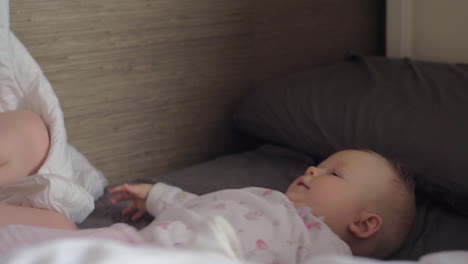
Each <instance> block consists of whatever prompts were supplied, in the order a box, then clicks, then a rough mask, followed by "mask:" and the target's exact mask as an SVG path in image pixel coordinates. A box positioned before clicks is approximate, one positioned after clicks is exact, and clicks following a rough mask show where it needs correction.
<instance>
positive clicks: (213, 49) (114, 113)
mask: <svg viewBox="0 0 468 264" xmlns="http://www.w3.org/2000/svg"><path fill="white" fill-rule="evenodd" d="M350 2H351V1H347V0H322V1H310V0H298V1H293V2H287V3H286V2H285V1H284V0H268V1H267V0H255V1H249V0H235V1H234V0H198V1H193V0H134V1H128V0H100V1H94V0H82V1H59V0H43V1H37V0H14V1H13V0H11V1H10V9H11V13H10V16H11V28H12V31H14V32H15V34H16V35H17V36H18V38H19V39H20V40H21V41H22V42H23V43H24V44H25V46H26V47H27V48H28V49H29V51H30V52H31V54H32V55H33V57H34V58H35V59H36V60H37V61H38V63H39V64H40V65H41V67H42V69H43V71H44V72H45V74H46V76H47V77H48V79H49V80H50V82H51V83H52V86H53V87H54V90H55V91H56V93H57V96H58V97H59V100H60V102H61V104H62V108H63V110H64V114H65V123H66V126H67V130H68V135H69V142H70V143H71V144H72V145H74V146H75V147H77V149H78V150H80V151H81V152H83V153H84V154H85V155H86V156H87V157H88V158H89V159H90V161H91V162H92V163H93V164H94V165H95V166H96V167H98V168H99V169H100V170H102V171H103V172H104V174H105V175H106V177H107V178H108V179H109V180H110V182H111V184H114V183H119V182H124V181H128V180H130V179H135V178H139V177H145V176H150V175H154V174H157V173H163V172H167V171H170V170H174V169H177V168H181V167H184V166H188V165H191V164H194V163H197V162H201V161H204V160H207V159H209V158H213V157H215V156H217V155H220V154H224V153H230V152H234V151H238V150H240V149H242V148H243V147H242V142H243V141H242V139H241V138H240V137H239V136H238V135H236V134H235V132H234V130H233V129H232V124H231V122H230V116H231V113H232V111H233V109H234V107H235V105H236V104H237V103H238V102H239V100H240V99H241V97H242V96H243V95H244V94H245V93H246V92H247V91H248V90H249V89H250V88H251V87H252V85H253V84H255V83H259V82H262V81H263V80H266V79H270V78H272V77H274V76H278V75H281V74H287V73H290V72H294V71H299V70H303V69H306V68H308V67H314V66H317V65H320V64H324V63H331V62H335V61H339V60H342V59H343V58H344V57H345V56H347V55H348V54H350V53H352V52H357V53H363V54H368V55H383V53H384V31H383V28H384V12H385V9H384V7H385V3H384V1H383V0H379V1H376V0H356V1H352V3H350Z"/></svg>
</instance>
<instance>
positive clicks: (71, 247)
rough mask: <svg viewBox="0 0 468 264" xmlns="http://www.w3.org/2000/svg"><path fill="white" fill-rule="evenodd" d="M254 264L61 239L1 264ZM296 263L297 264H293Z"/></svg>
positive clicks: (446, 258)
mask: <svg viewBox="0 0 468 264" xmlns="http://www.w3.org/2000/svg"><path fill="white" fill-rule="evenodd" d="M33 263H38V264H39V263H48V264H62V263H67V264H118V263H139V264H154V263H158V264H205V263H216V264H252V262H247V261H243V260H240V259H235V258H232V257H228V256H226V255H223V254H220V253H215V252H212V251H189V250H181V249H161V248H154V247H133V246H126V245H123V244H119V243H117V242H113V241H104V240H102V241H100V240H86V239H81V240H60V241H55V242H50V243H47V244H42V245H37V246H35V247H31V248H26V249H22V250H19V251H16V252H14V253H13V254H12V255H10V256H7V257H5V258H1V257H0V264H33ZM416 263H420V264H466V263H468V252H466V251H452V252H441V253H435V254H429V255H427V256H424V257H423V258H421V259H420V260H419V261H385V262H384V261H379V260H374V259H366V258H358V257H350V256H316V257H312V258H310V259H308V260H307V262H304V263H303V264H416ZM291 264H294V263H291Z"/></svg>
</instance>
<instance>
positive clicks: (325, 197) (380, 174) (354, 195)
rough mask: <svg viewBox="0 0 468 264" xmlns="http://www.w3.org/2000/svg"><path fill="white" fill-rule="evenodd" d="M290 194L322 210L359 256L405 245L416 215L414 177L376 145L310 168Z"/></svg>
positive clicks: (298, 202) (294, 200)
mask: <svg viewBox="0 0 468 264" xmlns="http://www.w3.org/2000/svg"><path fill="white" fill-rule="evenodd" d="M286 196H287V197H288V198H289V200H290V201H291V202H292V203H293V204H294V205H295V206H296V207H300V206H308V207H310V208H312V212H313V213H314V215H316V216H319V217H320V216H323V217H324V221H325V223H326V224H327V225H328V226H329V227H330V228H331V229H332V230H333V232H335V233H336V234H337V235H338V236H339V237H340V238H341V239H343V240H344V241H345V242H346V243H347V244H348V245H349V246H350V248H351V250H352V252H353V254H354V255H358V256H370V257H376V258H384V257H387V256H388V255H389V254H391V253H392V252H393V251H395V250H396V249H398V247H400V246H401V244H402V242H403V240H404V239H405V237H406V235H407V233H408V232H409V230H410V228H411V225H412V222H413V219H414V215H415V205H414V194H413V185H412V181H411V179H409V178H407V176H406V175H404V174H403V173H402V171H401V169H400V167H399V166H398V165H396V164H394V163H392V162H390V161H389V160H387V159H386V158H384V157H383V156H381V155H379V154H377V153H375V152H372V151H363V150H344V151H340V152H337V153H335V154H333V155H331V156H330V157H328V158H327V159H326V160H324V161H323V162H322V163H320V164H319V165H318V166H317V167H313V166H311V167H309V168H307V170H306V172H305V174H304V175H303V176H301V177H299V178H297V179H296V180H295V181H294V182H293V183H292V184H291V185H290V186H289V188H288V190H287V191H286Z"/></svg>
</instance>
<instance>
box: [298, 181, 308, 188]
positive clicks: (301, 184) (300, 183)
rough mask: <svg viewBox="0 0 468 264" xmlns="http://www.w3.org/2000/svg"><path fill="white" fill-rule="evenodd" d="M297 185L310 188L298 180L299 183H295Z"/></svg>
mask: <svg viewBox="0 0 468 264" xmlns="http://www.w3.org/2000/svg"><path fill="white" fill-rule="evenodd" d="M297 185H300V186H304V187H306V188H307V189H308V190H310V188H309V186H307V184H305V183H304V182H303V181H299V183H297Z"/></svg>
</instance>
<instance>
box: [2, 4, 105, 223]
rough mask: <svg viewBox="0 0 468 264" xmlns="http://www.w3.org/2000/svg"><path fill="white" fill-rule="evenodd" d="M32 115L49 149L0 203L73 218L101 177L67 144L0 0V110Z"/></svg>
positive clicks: (50, 95) (48, 90)
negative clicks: (43, 130)
mask: <svg viewBox="0 0 468 264" xmlns="http://www.w3.org/2000/svg"><path fill="white" fill-rule="evenodd" d="M15 109H27V110H31V111H34V112H36V113H38V114H39V115H40V116H41V117H42V118H43V119H44V121H45V123H46V124H47V126H48V128H49V132H50V135H51V149H50V152H49V155H48V157H47V160H46V161H45V163H44V165H43V166H42V167H41V168H40V170H39V172H38V174H37V175H34V176H31V177H26V178H24V179H22V180H20V181H17V182H15V183H12V184H9V185H6V186H3V187H1V188H0V203H6V204H11V205H20V206H28V207H35V208H44V209H49V210H53V211H56V212H60V213H62V214H64V215H66V216H68V217H69V218H70V219H72V220H73V221H75V222H78V223H79V222H81V221H83V220H84V219H85V218H86V217H87V216H88V215H89V214H90V213H91V211H92V210H93V209H94V199H96V198H98V197H99V196H101V195H102V193H103V188H104V187H105V186H106V184H107V181H106V179H105V178H104V177H103V175H102V174H101V173H100V172H99V171H98V170H96V168H94V167H93V166H92V165H91V164H90V163H89V162H88V160H87V159H86V158H85V157H84V156H83V155H82V154H81V153H79V152H78V151H77V150H76V149H75V148H73V147H72V146H71V145H69V144H68V143H67V132H66V129H65V124H64V119H63V112H62V109H61V107H60V103H59V101H58V98H57V96H56V95H55V93H54V91H53V89H52V87H51V85H50V83H49V81H48V80H47V78H46V77H45V76H44V74H43V73H42V71H41V69H40V67H39V65H38V64H37V63H36V61H35V60H34V59H33V58H32V57H31V55H30V54H29V52H28V51H27V50H26V48H25V47H24V46H23V45H22V44H21V42H20V41H19V40H18V39H17V38H16V37H15V35H14V34H13V33H12V32H11V31H10V28H9V1H8V0H0V112H3V111H9V110H15Z"/></svg>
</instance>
